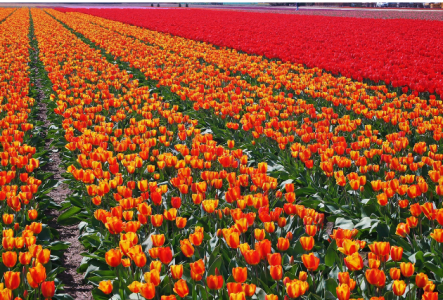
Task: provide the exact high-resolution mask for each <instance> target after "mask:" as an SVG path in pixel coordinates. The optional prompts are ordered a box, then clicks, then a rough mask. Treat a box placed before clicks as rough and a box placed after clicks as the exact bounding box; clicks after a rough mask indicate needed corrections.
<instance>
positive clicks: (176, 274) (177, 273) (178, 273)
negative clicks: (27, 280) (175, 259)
mask: <svg viewBox="0 0 443 300" xmlns="http://www.w3.org/2000/svg"><path fill="white" fill-rule="evenodd" d="M171 275H172V278H174V279H175V280H177V279H180V278H182V276H183V265H173V266H171Z"/></svg>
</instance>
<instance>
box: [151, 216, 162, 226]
mask: <svg viewBox="0 0 443 300" xmlns="http://www.w3.org/2000/svg"><path fill="white" fill-rule="evenodd" d="M151 223H152V226H154V227H160V226H162V224H163V215H152V216H151Z"/></svg>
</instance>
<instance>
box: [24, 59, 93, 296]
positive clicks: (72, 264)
mask: <svg viewBox="0 0 443 300" xmlns="http://www.w3.org/2000/svg"><path fill="white" fill-rule="evenodd" d="M31 59H32V60H34V61H36V60H38V53H37V52H35V53H33V54H31ZM35 72H36V74H37V76H36V81H35V85H36V87H37V90H38V96H37V99H36V100H37V102H38V106H39V112H38V114H37V115H38V118H39V119H40V120H41V121H43V122H44V128H45V130H44V132H46V131H47V130H48V128H49V127H50V126H51V122H50V121H49V120H48V118H47V114H48V108H47V105H46V103H44V102H43V101H42V99H44V98H45V93H44V91H43V84H42V82H41V76H38V74H39V70H38V68H35ZM45 135H46V134H45ZM42 138H44V139H45V148H46V150H49V162H48V164H46V165H45V166H43V168H42V169H43V170H44V171H46V172H51V173H53V174H54V175H53V177H52V179H55V180H57V181H63V180H64V178H63V177H62V176H61V174H62V173H64V172H65V170H63V169H62V168H61V167H60V165H61V159H60V156H59V153H58V152H54V151H53V150H54V148H53V147H51V142H52V139H47V138H46V136H43V137H42ZM70 193H71V190H70V189H69V187H68V185H67V184H66V183H63V182H62V183H60V184H58V185H57V186H56V187H55V188H54V189H53V190H52V191H51V192H50V193H49V194H48V195H49V197H51V198H52V199H54V202H56V203H57V204H60V203H61V202H63V201H64V200H65V199H66V197H67V195H69V194H70ZM46 213H47V214H48V216H50V217H52V221H51V222H50V223H49V226H50V227H52V228H55V229H56V230H57V232H58V233H59V234H60V240H61V241H64V242H69V243H70V244H71V245H70V247H69V248H68V249H67V250H66V251H65V252H64V254H63V257H62V266H63V267H64V268H66V270H65V271H64V272H63V273H61V274H60V275H59V276H58V278H59V279H60V280H61V281H62V282H63V284H64V285H65V287H64V290H65V293H67V294H68V295H70V296H72V297H73V298H74V299H82V300H83V299H84V300H89V299H92V294H91V290H92V286H91V285H86V284H85V283H84V282H83V275H81V274H78V273H77V268H78V267H79V266H80V263H81V261H82V258H83V257H82V256H81V255H80V253H81V252H84V248H83V246H82V245H81V244H80V242H79V241H78V236H79V230H78V227H77V225H72V226H60V225H59V224H58V223H57V218H58V216H59V215H60V214H61V212H60V211H58V210H50V211H47V212H46Z"/></svg>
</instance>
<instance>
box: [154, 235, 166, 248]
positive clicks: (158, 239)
mask: <svg viewBox="0 0 443 300" xmlns="http://www.w3.org/2000/svg"><path fill="white" fill-rule="evenodd" d="M151 240H152V244H153V246H154V247H161V246H163V244H164V243H165V235H164V234H152V235H151Z"/></svg>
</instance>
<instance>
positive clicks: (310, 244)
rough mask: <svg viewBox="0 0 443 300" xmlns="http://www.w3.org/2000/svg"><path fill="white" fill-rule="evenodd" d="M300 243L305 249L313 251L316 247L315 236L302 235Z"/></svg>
mask: <svg viewBox="0 0 443 300" xmlns="http://www.w3.org/2000/svg"><path fill="white" fill-rule="evenodd" d="M300 244H301V246H302V247H303V249H304V250H305V251H311V249H312V248H314V238H313V237H312V236H307V237H306V236H302V237H301V238H300Z"/></svg>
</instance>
